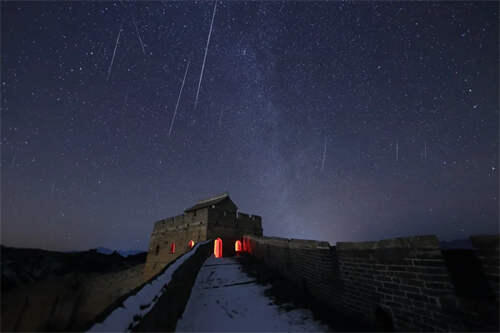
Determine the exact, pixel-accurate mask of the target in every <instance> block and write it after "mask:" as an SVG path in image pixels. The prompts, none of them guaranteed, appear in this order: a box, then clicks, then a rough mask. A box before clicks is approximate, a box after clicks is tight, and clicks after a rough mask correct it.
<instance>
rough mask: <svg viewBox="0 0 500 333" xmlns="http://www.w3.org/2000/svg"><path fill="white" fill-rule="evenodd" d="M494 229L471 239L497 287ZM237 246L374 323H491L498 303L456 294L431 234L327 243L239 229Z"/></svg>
mask: <svg viewBox="0 0 500 333" xmlns="http://www.w3.org/2000/svg"><path fill="white" fill-rule="evenodd" d="M495 237H496V238H474V237H473V238H472V239H473V244H475V246H476V247H477V248H478V254H479V258H481V262H484V263H485V264H484V267H485V268H484V269H485V272H486V274H488V276H489V277H490V278H489V281H490V283H493V284H495V286H496V288H498V280H497V279H498V275H495V274H498V251H497V252H496V253H495V252H494V251H493V249H495V246H496V248H497V249H498V236H495ZM492 239H496V243H495V241H494V240H492ZM243 248H244V250H245V252H248V253H250V254H251V255H253V256H255V257H256V258H258V259H260V260H261V261H262V262H263V263H264V264H265V265H266V267H268V268H269V269H272V270H276V271H278V272H279V273H280V274H281V275H282V276H283V277H285V278H286V279H288V280H290V281H293V282H294V283H295V285H296V286H297V287H300V288H303V289H304V290H306V291H307V293H308V294H309V295H311V297H313V298H315V299H317V300H320V301H322V302H323V303H325V304H327V305H328V306H330V307H331V309H332V310H335V311H340V312H342V313H344V314H346V315H350V317H352V318H358V319H359V320H364V321H365V322H366V323H367V325H369V326H372V327H376V328H378V329H380V330H390V329H394V330H398V331H422V330H423V331H449V330H453V331H464V330H467V331H478V330H479V331H498V321H496V325H495V324H493V325H492V322H493V323H494V322H495V318H496V313H498V305H496V307H495V304H491V302H490V303H489V304H488V306H485V304H484V298H483V299H481V300H476V299H472V300H471V298H468V299H467V302H464V298H463V297H458V296H457V295H456V287H457V286H455V285H454V281H452V279H451V278H450V273H449V271H448V269H449V268H448V264H449V263H447V262H446V261H445V258H444V257H443V253H442V251H441V249H440V247H439V242H438V239H437V238H436V237H435V236H417V237H407V238H396V239H389V240H382V241H378V242H356V243H354V242H339V243H337V245H336V246H335V247H330V245H329V244H328V243H327V242H319V241H304V240H294V239H284V238H274V237H257V236H244V237H243ZM457 254H458V255H460V254H459V253H456V254H455V255H457ZM495 255H496V257H495ZM455 259H456V258H455ZM495 260H496V261H495ZM467 267H469V266H467ZM455 268H457V267H455ZM464 269H465V267H464ZM488 272H489V273H488ZM471 281H472V280H471ZM476 281H479V282H480V281H481V280H476ZM496 292H497V295H498V289H496ZM474 296H475V295H473V298H474ZM471 304H472V306H473V307H474V308H471ZM478 306H480V308H478ZM486 308H487V311H486V310H484V309H486ZM495 309H496V312H495ZM485 316H486V317H485ZM490 317H491V318H490ZM471 319H472V320H471Z"/></svg>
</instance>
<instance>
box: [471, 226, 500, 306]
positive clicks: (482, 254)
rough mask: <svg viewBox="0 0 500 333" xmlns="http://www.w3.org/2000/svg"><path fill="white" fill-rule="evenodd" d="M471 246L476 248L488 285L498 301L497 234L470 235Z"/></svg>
mask: <svg viewBox="0 0 500 333" xmlns="http://www.w3.org/2000/svg"><path fill="white" fill-rule="evenodd" d="M470 239H471V242H472V246H473V247H474V248H475V249H476V255H477V257H478V258H479V260H480V262H481V265H482V267H483V271H484V273H485V275H486V278H487V279H488V285H489V287H490V289H491V290H492V292H493V293H494V295H495V298H496V302H497V303H498V302H499V299H498V297H499V287H500V278H499V273H500V268H499V267H500V266H499V262H500V259H499V252H498V251H499V243H500V236H499V235H487V236H472V237H471V238H470Z"/></svg>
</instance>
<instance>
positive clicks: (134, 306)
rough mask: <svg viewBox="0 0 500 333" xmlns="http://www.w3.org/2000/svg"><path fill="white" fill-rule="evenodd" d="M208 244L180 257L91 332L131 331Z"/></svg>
mask: <svg viewBox="0 0 500 333" xmlns="http://www.w3.org/2000/svg"><path fill="white" fill-rule="evenodd" d="M208 242H210V240H208V241H205V242H202V243H198V244H196V245H195V247H194V248H193V249H192V250H191V251H189V252H187V253H185V254H184V255H182V256H181V257H179V258H178V259H177V260H176V261H175V262H173V263H172V264H171V265H170V266H169V267H168V268H167V269H166V270H165V271H164V272H163V273H162V274H161V275H159V276H157V277H156V278H155V279H154V280H152V281H151V282H149V283H148V284H146V285H145V286H144V287H142V288H141V290H139V291H138V292H137V294H135V295H132V296H130V297H129V298H127V299H126V300H125V301H124V302H123V305H122V306H120V307H118V308H117V309H115V310H114V311H113V312H112V313H111V314H110V315H109V316H108V317H107V318H106V319H104V321H103V322H102V323H96V324H95V325H94V326H92V327H91V328H90V330H89V332H118V331H119V332H126V331H130V330H131V329H132V328H133V327H134V326H135V325H137V324H138V323H139V321H140V320H141V318H143V317H144V316H145V315H146V314H147V313H148V312H149V311H150V310H151V309H152V308H153V307H154V305H155V304H156V302H157V301H158V300H159V299H160V297H161V296H162V295H163V293H164V292H165V287H166V286H167V285H168V284H169V283H170V281H171V280H172V275H173V274H174V273H175V271H176V270H177V269H178V268H179V266H181V265H182V264H183V263H184V262H185V261H186V260H188V259H189V258H191V256H193V255H194V254H195V253H196V251H197V249H198V247H199V246H201V245H203V244H206V243H208Z"/></svg>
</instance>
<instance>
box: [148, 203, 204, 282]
mask: <svg viewBox="0 0 500 333" xmlns="http://www.w3.org/2000/svg"><path fill="white" fill-rule="evenodd" d="M207 219H208V209H207V208H205V209H200V210H198V211H196V212H189V213H186V214H183V215H179V216H175V217H171V218H168V219H164V220H160V221H158V222H156V223H155V225H154V229H153V233H152V234H151V239H150V242H149V250H148V256H147V258H146V267H145V269H144V281H147V280H149V279H150V278H151V277H153V276H154V275H156V274H157V273H158V272H159V271H161V270H162V269H163V268H164V267H165V266H166V265H168V264H169V263H170V262H172V261H173V260H175V259H176V258H178V257H179V256H181V255H183V254H184V253H186V252H187V251H189V250H190V249H191V248H190V247H189V241H191V240H193V241H194V242H195V243H198V242H201V241H204V240H206V239H207ZM172 244H175V251H174V252H172Z"/></svg>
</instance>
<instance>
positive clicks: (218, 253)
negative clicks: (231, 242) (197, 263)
mask: <svg viewBox="0 0 500 333" xmlns="http://www.w3.org/2000/svg"><path fill="white" fill-rule="evenodd" d="M214 256H215V258H221V257H222V239H220V238H217V239H216V240H215V242H214Z"/></svg>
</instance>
